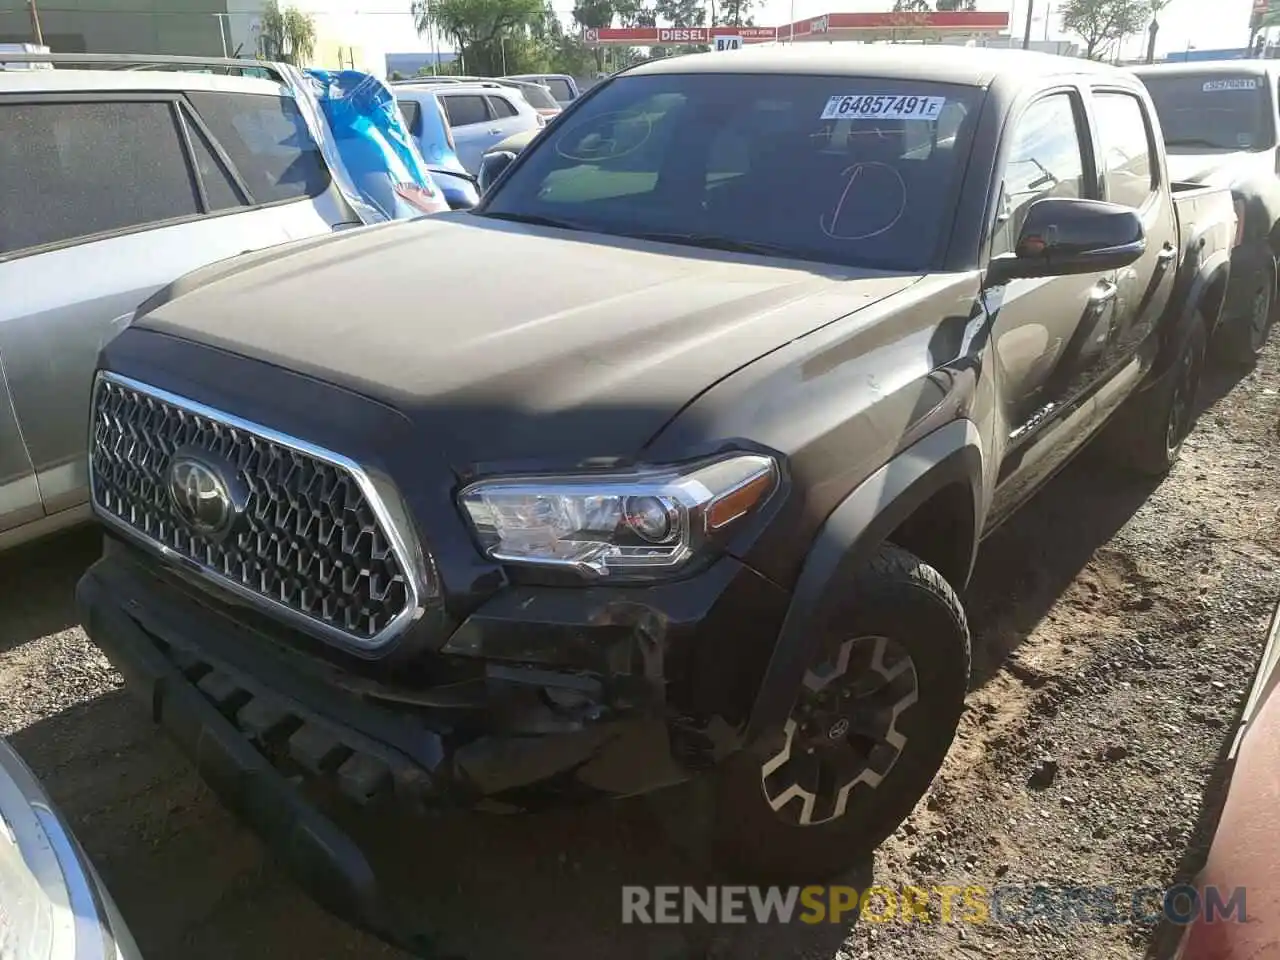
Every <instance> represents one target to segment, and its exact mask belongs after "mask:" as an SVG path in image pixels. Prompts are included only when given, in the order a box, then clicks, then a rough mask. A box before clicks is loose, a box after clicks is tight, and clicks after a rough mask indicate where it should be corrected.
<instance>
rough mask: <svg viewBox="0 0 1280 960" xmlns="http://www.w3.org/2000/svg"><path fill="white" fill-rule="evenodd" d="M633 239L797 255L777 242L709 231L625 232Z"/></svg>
mask: <svg viewBox="0 0 1280 960" xmlns="http://www.w3.org/2000/svg"><path fill="white" fill-rule="evenodd" d="M621 236H624V237H630V238H631V239H633V240H652V241H654V242H656V243H679V244H683V245H684V246H686V247H702V248H704V249H707V250H727V251H729V252H730V253H758V254H760V255H761V256H765V257H793V258H794V257H796V256H798V254H797V253H796V251H794V250H792V249H790V248H789V247H785V246H782V245H781V244H775V243H761V242H759V241H756V240H731V239H730V238H729V237H717V236H715V235H714V234H708V233H663V232H661V231H657V232H650V233H624V234H621Z"/></svg>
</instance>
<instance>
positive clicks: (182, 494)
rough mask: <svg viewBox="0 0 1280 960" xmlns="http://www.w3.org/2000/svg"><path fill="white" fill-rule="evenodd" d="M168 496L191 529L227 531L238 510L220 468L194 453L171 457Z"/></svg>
mask: <svg viewBox="0 0 1280 960" xmlns="http://www.w3.org/2000/svg"><path fill="white" fill-rule="evenodd" d="M169 499H170V500H172V501H173V509H174V511H175V512H176V513H177V514H178V517H179V518H180V519H181V520H182V522H183V523H185V524H186V525H187V526H188V527H190V528H191V530H192V532H194V533H198V534H202V535H204V536H217V535H219V534H222V533H226V532H227V530H228V529H230V527H231V524H232V523H233V522H234V521H235V519H236V515H237V514H238V513H239V512H240V511H239V509H238V508H237V504H236V502H235V500H234V499H233V498H232V496H231V488H230V486H229V485H228V483H227V480H226V479H225V478H224V477H223V475H222V472H221V471H220V470H219V469H218V468H217V467H215V466H213V465H212V464H210V463H206V462H205V461H203V460H198V459H196V458H195V457H186V456H178V457H174V458H173V460H172V462H170V464H169Z"/></svg>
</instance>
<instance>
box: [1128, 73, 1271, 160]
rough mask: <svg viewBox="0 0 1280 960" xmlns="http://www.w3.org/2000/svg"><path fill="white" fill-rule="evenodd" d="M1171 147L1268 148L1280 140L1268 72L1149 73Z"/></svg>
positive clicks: (1149, 85) (1145, 79)
mask: <svg viewBox="0 0 1280 960" xmlns="http://www.w3.org/2000/svg"><path fill="white" fill-rule="evenodd" d="M1142 82H1143V83H1144V84H1146V86H1147V90H1148V91H1149V92H1150V94H1151V99H1152V101H1153V102H1154V103H1155V106H1156V113H1157V114H1158V115H1159V117H1160V126H1161V128H1162V129H1163V131H1164V139H1165V143H1166V144H1168V145H1169V146H1170V147H1175V148H1177V147H1185V148H1188V149H1189V150H1192V151H1194V150H1195V149H1202V150H1264V149H1266V148H1268V147H1271V146H1274V145H1275V131H1274V130H1273V129H1272V123H1271V95H1270V93H1269V92H1268V90H1267V84H1266V80H1265V78H1264V77H1242V76H1229V75H1226V74H1216V73H1215V74H1212V75H1208V74H1198V75H1186V76H1166V77H1157V76H1145V77H1143V78H1142Z"/></svg>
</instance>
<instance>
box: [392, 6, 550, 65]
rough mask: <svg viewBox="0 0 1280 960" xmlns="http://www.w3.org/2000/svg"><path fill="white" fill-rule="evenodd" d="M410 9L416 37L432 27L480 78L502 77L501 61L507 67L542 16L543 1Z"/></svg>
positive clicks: (541, 19) (416, 7) (415, 7)
mask: <svg viewBox="0 0 1280 960" xmlns="http://www.w3.org/2000/svg"><path fill="white" fill-rule="evenodd" d="M411 9H412V12H413V16H414V19H415V21H416V25H417V28H418V33H419V34H422V33H426V32H427V30H428V29H429V28H430V27H432V26H434V27H435V28H436V29H437V30H439V31H440V32H441V33H443V34H444V35H445V36H446V37H449V38H450V39H451V40H452V41H453V44H454V46H455V47H457V48H458V52H459V53H460V54H461V56H462V59H463V61H465V63H466V69H467V71H468V72H469V73H473V74H479V75H481V76H493V75H495V74H501V73H503V72H504V71H503V62H504V60H505V61H506V63H507V64H508V66H510V64H511V61H512V53H513V50H515V49H518V48H519V41H521V40H523V39H525V38H527V37H528V36H529V32H530V30H531V29H532V28H534V27H535V25H538V24H540V23H541V22H542V21H543V17H544V16H545V8H544V6H543V0H413V5H412V8H411ZM508 43H511V44H512V48H508V47H507V44H508Z"/></svg>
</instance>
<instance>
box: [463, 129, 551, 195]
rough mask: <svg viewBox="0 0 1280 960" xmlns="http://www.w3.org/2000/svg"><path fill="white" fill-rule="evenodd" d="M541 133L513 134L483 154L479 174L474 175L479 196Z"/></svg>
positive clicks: (528, 131) (535, 131) (523, 132)
mask: <svg viewBox="0 0 1280 960" xmlns="http://www.w3.org/2000/svg"><path fill="white" fill-rule="evenodd" d="M541 133H542V131H541V130H524V131H522V132H520V133H513V134H512V135H511V136H509V137H507V138H506V139H505V140H499V141H498V142H497V143H495V144H494V145H493V146H492V147H490V148H489V149H488V150H486V151H485V152H484V156H482V157H481V158H480V172H479V173H478V174H476V181H477V183H478V184H479V186H480V193H481V195H483V194H484V192H485V191H486V190H488V189H489V188H490V187H491V186H493V181H495V180H496V179H498V176H499V174H501V173H502V171H503V170H505V169H506V168H507V167H508V166H509V165H510V163H511V161H512V160H514V159H515V158H516V157H518V156H519V155H520V154H521V152H523V150H524V148H525V147H527V146H529V144H531V143H532V142H533V141H534V138H536V137H537V136H539V135H540V134H541Z"/></svg>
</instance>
